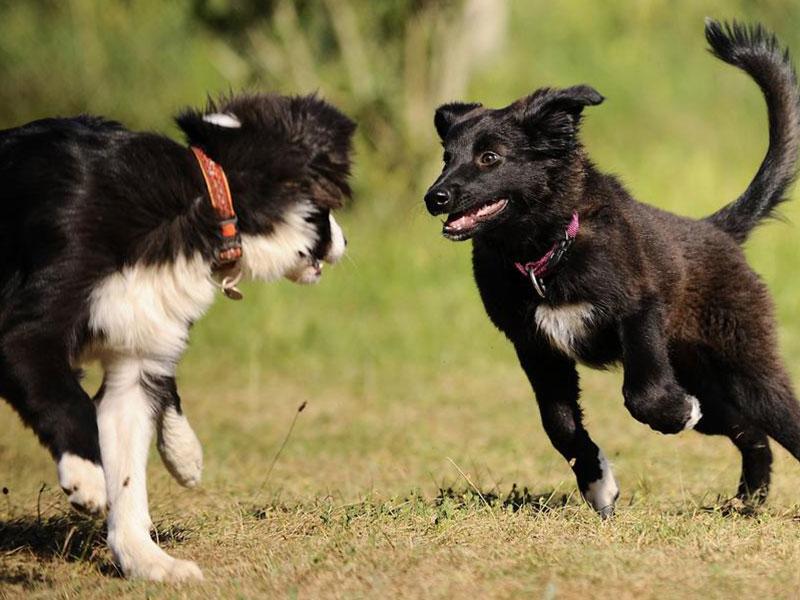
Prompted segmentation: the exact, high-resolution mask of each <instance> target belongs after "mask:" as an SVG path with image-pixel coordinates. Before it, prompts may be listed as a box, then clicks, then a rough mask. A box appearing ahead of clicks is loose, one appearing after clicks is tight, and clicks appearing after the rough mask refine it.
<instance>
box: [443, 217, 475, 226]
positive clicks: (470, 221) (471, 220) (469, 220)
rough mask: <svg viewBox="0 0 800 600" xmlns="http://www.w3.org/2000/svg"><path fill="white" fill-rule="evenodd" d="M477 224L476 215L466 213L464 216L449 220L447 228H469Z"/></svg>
mask: <svg viewBox="0 0 800 600" xmlns="http://www.w3.org/2000/svg"><path fill="white" fill-rule="evenodd" d="M473 225H475V216H474V215H464V216H462V217H459V218H457V219H456V220H455V221H448V223H447V228H448V229H468V228H469V227H472V226H473Z"/></svg>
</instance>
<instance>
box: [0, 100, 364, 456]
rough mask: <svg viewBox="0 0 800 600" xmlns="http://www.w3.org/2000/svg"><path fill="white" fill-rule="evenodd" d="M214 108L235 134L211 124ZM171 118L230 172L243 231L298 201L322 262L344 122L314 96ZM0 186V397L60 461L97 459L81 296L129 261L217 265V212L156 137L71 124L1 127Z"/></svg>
mask: <svg viewBox="0 0 800 600" xmlns="http://www.w3.org/2000/svg"><path fill="white" fill-rule="evenodd" d="M209 112H219V113H234V114H235V115H236V118H238V119H239V121H241V127H239V128H235V129H230V128H225V127H220V126H217V125H214V124H211V123H208V122H206V121H204V120H203V115H204V114H205V113H209ZM177 123H178V125H179V126H180V127H181V129H182V130H183V131H184V133H185V134H186V138H187V141H188V143H189V144H192V145H197V146H200V147H201V148H203V150H204V151H205V152H206V153H207V154H208V155H209V156H210V157H211V158H212V159H214V160H215V161H216V162H218V163H219V164H221V165H222V167H223V168H224V169H225V171H226V174H227V176H228V180H229V183H230V187H231V192H232V196H233V199H234V208H235V210H236V212H237V215H238V218H239V228H240V231H241V232H242V233H243V234H253V235H268V234H269V233H270V232H271V231H272V230H273V228H274V227H275V226H276V225H277V224H278V223H279V222H281V219H282V216H283V214H284V212H285V211H286V209H287V207H289V206H291V205H292V204H294V203H296V202H298V201H300V200H304V199H306V200H309V201H311V202H313V204H314V205H315V206H316V210H317V212H316V213H315V214H314V215H311V216H310V217H309V218H310V219H311V220H312V221H313V222H314V223H315V225H316V226H317V227H318V229H319V243H317V245H316V247H309V248H307V249H306V251H307V253H308V254H309V255H313V256H315V257H318V258H322V257H323V256H324V254H325V251H326V244H330V239H331V237H330V228H329V222H328V212H329V211H330V210H331V209H334V208H337V207H339V206H341V204H342V202H343V200H344V199H345V197H347V196H349V194H350V188H349V186H348V183H347V177H348V174H349V170H350V162H349V152H350V138H351V136H352V133H353V131H354V127H355V125H354V124H353V122H352V121H350V120H349V119H348V118H347V117H345V116H344V115H342V114H341V113H340V112H338V111H337V110H336V109H335V108H333V107H332V106H330V105H329V104H327V103H325V102H323V101H322V100H320V99H319V98H317V97H315V96H313V95H312V96H304V97H291V98H290V97H283V96H277V95H241V96H233V97H230V98H224V99H222V100H220V101H219V102H210V103H209V106H208V107H207V108H206V110H205V111H202V112H201V111H197V110H186V111H184V112H183V113H181V114H180V116H179V117H178V118H177ZM0 181H2V182H3V185H2V186H0V394H1V395H2V396H3V397H5V398H6V399H8V400H9V402H10V403H11V404H12V406H13V407H14V408H15V409H16V410H17V411H18V412H19V414H20V415H21V417H22V419H23V420H24V421H25V423H27V424H28V425H29V426H31V427H32V428H33V429H34V430H35V431H36V433H37V435H38V436H39V438H40V440H41V441H42V443H43V444H44V445H45V446H47V448H48V449H49V450H50V451H51V452H52V454H53V455H54V456H55V457H56V458H58V457H59V456H61V455H62V454H63V453H64V452H71V453H73V454H76V455H78V456H80V457H83V458H87V459H90V460H92V461H93V462H95V463H99V462H100V454H99V448H98V442H97V426H96V423H95V410H94V407H93V404H92V402H91V400H90V399H89V397H88V396H87V395H86V393H85V392H84V391H83V389H82V388H81V386H80V384H79V383H78V380H77V378H76V376H75V374H74V373H73V368H72V365H73V364H74V363H76V362H77V361H78V360H79V357H80V355H81V353H82V351H83V350H84V349H85V348H86V347H87V344H89V343H90V342H91V341H92V339H90V337H91V336H90V334H89V331H88V328H87V321H88V318H89V314H88V311H89V297H90V294H91V292H92V290H93V289H94V288H95V286H96V285H97V283H98V282H99V281H101V280H102V279H103V278H104V277H106V276H107V275H110V274H112V273H114V272H116V271H119V270H120V269H121V268H122V267H124V266H126V265H134V264H142V265H159V264H165V263H168V262H171V261H174V260H175V259H176V258H177V257H178V256H181V255H183V256H186V257H189V256H191V255H194V254H195V253H198V252H199V253H200V254H201V255H202V256H203V257H205V258H207V259H208V260H209V261H212V258H213V256H214V250H215V247H216V246H217V244H218V241H219V238H218V237H217V236H218V234H217V231H218V227H217V218H216V216H215V215H214V212H213V210H212V208H211V205H210V202H209V199H208V194H207V191H206V187H205V183H204V180H203V177H202V174H201V172H200V170H199V168H198V164H197V162H196V160H195V157H194V156H193V154H192V153H191V152H190V151H189V150H188V148H187V147H186V146H183V145H181V144H178V143H176V142H174V141H172V140H171V139H169V138H167V137H165V136H163V135H159V134H155V133H142V132H133V131H129V130H127V129H125V128H124V127H123V126H122V125H121V124H119V123H116V122H113V121H108V120H105V119H102V118H99V117H91V116H80V117H75V118H68V119H44V120H41V121H36V122H33V123H29V124H27V125H24V126H21V127H17V128H14V129H7V130H4V131H0ZM188 325H189V324H188V323H187V326H188ZM98 336H99V337H100V338H102V336H103V332H96V333H95V334H94V337H95V339H97V338H98ZM172 388H174V380H172V383H171V384H169V385H167V384H166V383H164V382H161V383H160V384H158V385H155V386H153V385H151V386H148V389H151V391H153V396H154V399H156V400H157V401H163V402H168V403H172V404H174V405H175V406H176V408H178V410H179V399H178V396H177V392H175V393H166V392H165V393H162V392H163V391H164V390H167V391H169V390H170V389H172ZM156 392H158V393H156Z"/></svg>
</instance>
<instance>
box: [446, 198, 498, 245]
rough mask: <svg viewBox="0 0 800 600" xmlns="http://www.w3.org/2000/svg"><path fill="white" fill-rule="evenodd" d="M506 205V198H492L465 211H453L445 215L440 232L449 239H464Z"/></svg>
mask: <svg viewBox="0 0 800 600" xmlns="http://www.w3.org/2000/svg"><path fill="white" fill-rule="evenodd" d="M507 205H508V198H500V199H498V200H492V201H490V202H487V203H485V204H480V205H478V206H473V207H472V208H469V209H467V210H465V211H462V212H458V213H453V214H451V215H449V216H448V217H447V220H446V221H445V222H444V226H443V227H442V233H443V234H444V236H445V237H447V238H449V239H451V240H465V239H467V238H469V237H470V236H471V235H472V234H473V233H474V232H475V230H476V229H478V227H479V226H480V225H481V224H482V223H485V222H486V221H489V220H490V219H492V218H494V217H495V216H496V215H498V214H500V213H501V212H502V211H503V210H504V209H505V207H506V206H507Z"/></svg>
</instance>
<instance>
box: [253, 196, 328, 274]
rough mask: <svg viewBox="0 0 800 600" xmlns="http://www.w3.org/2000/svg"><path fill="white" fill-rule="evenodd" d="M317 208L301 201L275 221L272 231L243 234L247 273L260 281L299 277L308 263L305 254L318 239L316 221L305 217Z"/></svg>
mask: <svg viewBox="0 0 800 600" xmlns="http://www.w3.org/2000/svg"><path fill="white" fill-rule="evenodd" d="M314 210H315V209H314V207H313V206H312V205H311V204H309V203H298V204H297V205H295V206H294V207H293V208H292V209H291V210H289V211H287V212H286V213H285V214H284V215H283V222H281V223H278V224H276V225H275V227H274V228H273V230H272V233H270V234H269V235H247V234H243V235H242V268H243V269H244V273H245V276H246V277H249V278H251V279H259V280H261V281H275V280H277V279H280V278H281V277H289V278H290V279H293V278H297V277H299V276H300V274H301V273H302V270H303V269H305V268H306V267H307V266H308V263H307V259H305V258H304V256H303V255H308V253H309V252H310V251H311V250H312V249H313V248H314V246H315V245H316V243H317V240H318V239H319V234H318V233H317V229H316V227H314V224H313V223H310V222H308V221H307V220H306V217H309V216H311V215H312V214H313V212H314ZM301 253H302V255H301ZM293 274H294V275H295V277H292V275H293Z"/></svg>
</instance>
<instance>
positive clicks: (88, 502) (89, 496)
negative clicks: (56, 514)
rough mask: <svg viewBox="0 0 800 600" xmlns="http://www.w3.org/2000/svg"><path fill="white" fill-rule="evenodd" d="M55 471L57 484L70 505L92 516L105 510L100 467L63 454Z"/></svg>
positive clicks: (104, 486) (103, 482)
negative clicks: (56, 471)
mask: <svg viewBox="0 0 800 600" xmlns="http://www.w3.org/2000/svg"><path fill="white" fill-rule="evenodd" d="M57 469H58V484H59V485H60V486H61V487H62V488H63V489H64V491H65V493H66V494H67V497H68V499H69V502H70V504H73V505H74V506H75V507H76V508H79V509H82V510H86V511H88V512H90V513H94V514H99V513H102V512H104V511H105V510H106V504H107V502H106V478H105V476H104V475H103V468H102V467H101V466H100V465H97V464H95V463H93V462H92V461H90V460H86V459H85V458H81V457H80V456H76V455H75V454H71V453H69V452H65V453H64V454H62V455H61V458H60V459H59V461H58V467H57Z"/></svg>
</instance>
